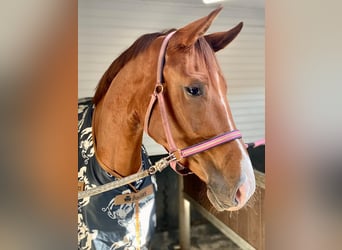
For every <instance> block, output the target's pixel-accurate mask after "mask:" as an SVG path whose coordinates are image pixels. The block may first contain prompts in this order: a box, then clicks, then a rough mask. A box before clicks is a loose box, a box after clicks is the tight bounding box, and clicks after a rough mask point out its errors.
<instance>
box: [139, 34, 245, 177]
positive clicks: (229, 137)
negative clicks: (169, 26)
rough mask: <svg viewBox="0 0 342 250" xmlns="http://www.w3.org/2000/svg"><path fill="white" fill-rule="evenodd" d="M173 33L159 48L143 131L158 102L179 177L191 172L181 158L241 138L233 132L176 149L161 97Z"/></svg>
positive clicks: (146, 129) (171, 156)
mask: <svg viewBox="0 0 342 250" xmlns="http://www.w3.org/2000/svg"><path fill="white" fill-rule="evenodd" d="M175 32H176V31H173V32H171V33H169V34H168V35H167V36H166V37H165V39H164V41H163V43H162V46H161V48H160V52H159V57H158V66H157V83H156V86H155V88H154V92H153V94H152V97H151V100H150V103H149V106H148V108H147V112H146V115H145V124H144V130H145V132H146V133H147V134H149V133H148V126H149V121H150V117H151V114H152V110H153V107H154V104H155V102H156V101H157V100H158V102H159V112H160V115H161V118H162V124H163V129H164V133H165V135H166V140H167V143H168V145H169V156H170V158H171V159H173V160H172V161H171V162H170V166H171V167H172V168H173V170H175V171H176V172H177V173H179V174H181V175H186V174H189V173H191V171H190V170H189V169H188V168H185V167H183V166H182V165H181V164H179V163H178V161H180V160H181V159H182V158H186V157H189V156H192V155H194V154H198V153H200V152H203V151H206V150H208V149H211V148H213V147H216V146H218V145H221V144H224V143H227V142H230V141H233V140H236V139H240V138H241V137H242V136H241V133H240V131H239V130H233V131H231V132H226V133H223V134H221V135H218V136H215V137H213V138H211V139H208V140H205V141H203V142H200V143H198V144H195V145H193V146H190V147H186V148H183V149H179V148H177V146H176V143H175V141H174V139H173V137H172V133H171V129H170V124H169V121H168V118H167V113H166V108H165V101H164V96H163V91H164V85H163V84H164V82H163V67H164V60H165V52H166V47H167V44H168V41H169V40H170V38H171V37H172V35H173V34H174V33H175Z"/></svg>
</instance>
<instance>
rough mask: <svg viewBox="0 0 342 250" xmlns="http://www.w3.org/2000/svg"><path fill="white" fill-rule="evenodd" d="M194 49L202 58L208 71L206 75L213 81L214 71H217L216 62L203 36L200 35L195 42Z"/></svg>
mask: <svg viewBox="0 0 342 250" xmlns="http://www.w3.org/2000/svg"><path fill="white" fill-rule="evenodd" d="M195 51H196V53H198V55H199V56H200V57H201V58H202V60H203V63H204V65H205V67H206V69H207V71H208V74H209V75H208V77H209V78H210V79H211V80H212V81H214V79H215V71H217V68H218V67H219V66H218V63H217V60H216V57H215V54H214V51H213V50H212V48H211V47H210V45H209V44H208V42H207V41H206V39H205V38H204V37H200V38H199V39H198V40H197V42H196V43H195Z"/></svg>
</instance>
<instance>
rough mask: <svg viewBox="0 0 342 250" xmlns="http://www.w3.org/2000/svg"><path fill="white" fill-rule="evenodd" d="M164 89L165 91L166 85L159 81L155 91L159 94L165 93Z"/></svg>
mask: <svg viewBox="0 0 342 250" xmlns="http://www.w3.org/2000/svg"><path fill="white" fill-rule="evenodd" d="M163 91H164V86H163V84H161V83H157V84H156V87H155V88H154V93H155V94H157V95H158V94H160V93H163Z"/></svg>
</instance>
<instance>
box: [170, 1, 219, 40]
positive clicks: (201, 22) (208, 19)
mask: <svg viewBox="0 0 342 250" xmlns="http://www.w3.org/2000/svg"><path fill="white" fill-rule="evenodd" d="M222 8H223V7H222V6H220V7H218V8H217V9H215V10H213V11H212V12H211V13H210V14H209V15H208V16H205V17H202V18H200V19H198V20H196V21H194V22H192V23H190V24H188V25H186V26H184V27H183V28H180V29H178V30H177V32H176V33H175V34H174V36H173V37H172V39H171V40H170V44H172V45H176V46H178V45H181V46H182V47H190V46H191V45H193V44H194V43H195V42H196V41H197V39H198V38H199V37H200V36H203V35H204V33H205V32H206V31H207V30H208V28H209V27H210V25H211V23H212V22H213V20H214V19H215V17H216V16H217V14H218V13H219V12H220V11H221V10H222Z"/></svg>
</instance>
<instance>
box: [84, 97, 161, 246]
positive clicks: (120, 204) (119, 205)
mask: <svg viewBox="0 0 342 250" xmlns="http://www.w3.org/2000/svg"><path fill="white" fill-rule="evenodd" d="M93 111H94V105H93V104H92V102H91V99H90V98H84V99H80V100H79V103H78V145H79V147H78V184H79V185H78V186H79V190H87V189H91V188H94V187H96V186H99V185H102V184H105V183H108V182H112V181H115V180H116V179H117V178H116V177H114V176H112V175H110V174H109V173H107V172H106V171H104V170H103V169H102V168H101V166H100V164H99V163H98V161H97V159H96V156H95V149H94V144H93V136H92V125H91V122H92V115H93ZM141 152H142V169H147V168H148V167H150V166H151V162H150V160H149V158H148V155H147V153H146V150H145V148H144V146H142V148H141ZM132 186H133V187H134V188H133V187H132ZM156 188H157V186H156V181H155V178H154V177H147V178H144V179H142V180H138V181H136V182H134V183H132V184H131V185H126V186H123V187H121V188H118V189H115V190H111V191H107V192H105V193H102V194H99V195H95V196H92V197H86V198H84V199H80V200H78V249H120V250H133V249H142V250H145V249H148V244H149V242H150V239H151V236H152V234H153V232H154V230H155V226H156V215H155V194H154V192H155V190H156ZM134 189H135V190H134Z"/></svg>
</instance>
